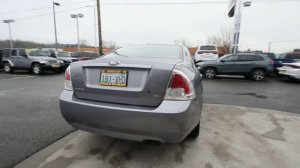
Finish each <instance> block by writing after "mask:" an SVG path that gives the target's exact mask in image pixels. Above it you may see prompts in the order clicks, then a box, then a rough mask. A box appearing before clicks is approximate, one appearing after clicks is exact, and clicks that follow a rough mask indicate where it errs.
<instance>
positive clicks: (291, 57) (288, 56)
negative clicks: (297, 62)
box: [285, 54, 293, 59]
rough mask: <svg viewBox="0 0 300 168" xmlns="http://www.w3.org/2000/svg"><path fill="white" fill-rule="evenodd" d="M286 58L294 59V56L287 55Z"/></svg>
mask: <svg viewBox="0 0 300 168" xmlns="http://www.w3.org/2000/svg"><path fill="white" fill-rule="evenodd" d="M285 58H288V59H293V55H291V54H287V55H286V57H285Z"/></svg>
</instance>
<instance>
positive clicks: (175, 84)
mask: <svg viewBox="0 0 300 168" xmlns="http://www.w3.org/2000/svg"><path fill="white" fill-rule="evenodd" d="M193 98H195V91H194V88H193V85H192V84H191V82H190V81H189V79H188V77H187V76H186V75H185V74H184V73H182V72H180V71H178V70H174V71H173V74H172V79H171V81H170V83H169V86H168V89H167V92H166V95H165V99H168V100H189V99H193Z"/></svg>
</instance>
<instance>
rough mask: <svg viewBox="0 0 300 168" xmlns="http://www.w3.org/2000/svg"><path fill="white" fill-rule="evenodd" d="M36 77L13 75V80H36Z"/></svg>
mask: <svg viewBox="0 0 300 168" xmlns="http://www.w3.org/2000/svg"><path fill="white" fill-rule="evenodd" d="M34 77H35V76H31V75H13V79H25V78H34Z"/></svg>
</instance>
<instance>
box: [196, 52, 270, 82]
mask: <svg viewBox="0 0 300 168" xmlns="http://www.w3.org/2000/svg"><path fill="white" fill-rule="evenodd" d="M197 66H198V69H199V70H200V72H201V73H202V74H203V75H204V77H205V78H214V77H215V76H216V75H242V76H245V77H246V78H249V79H253V80H256V81H260V80H263V79H264V78H265V76H267V75H270V74H271V73H272V72H273V61H272V60H271V59H270V58H268V57H266V56H262V55H258V54H236V55H225V56H223V57H221V58H219V59H218V60H217V61H212V62H204V63H203V62H200V63H197Z"/></svg>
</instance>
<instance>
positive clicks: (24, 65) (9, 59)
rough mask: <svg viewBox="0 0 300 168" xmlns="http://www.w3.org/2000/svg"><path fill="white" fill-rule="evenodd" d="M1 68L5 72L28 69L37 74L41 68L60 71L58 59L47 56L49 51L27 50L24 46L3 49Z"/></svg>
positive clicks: (40, 71)
mask: <svg viewBox="0 0 300 168" xmlns="http://www.w3.org/2000/svg"><path fill="white" fill-rule="evenodd" d="M2 59H3V60H2V62H3V63H2V64H3V69H4V71H5V72H7V73H12V72H13V71H14V70H18V69H22V70H30V71H32V72H33V73H34V74H36V75H38V74H41V73H42V72H43V70H53V71H55V72H57V73H58V72H60V70H61V69H60V68H61V63H62V61H60V60H59V59H56V58H51V57H49V53H48V52H46V51H41V50H27V49H24V48H12V49H4V50H3V58H2Z"/></svg>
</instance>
